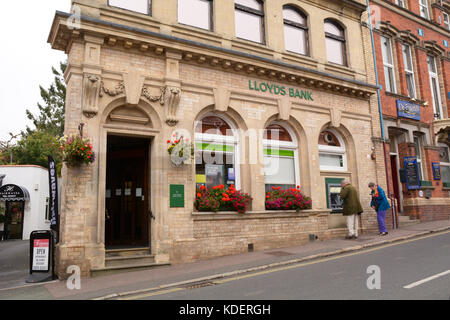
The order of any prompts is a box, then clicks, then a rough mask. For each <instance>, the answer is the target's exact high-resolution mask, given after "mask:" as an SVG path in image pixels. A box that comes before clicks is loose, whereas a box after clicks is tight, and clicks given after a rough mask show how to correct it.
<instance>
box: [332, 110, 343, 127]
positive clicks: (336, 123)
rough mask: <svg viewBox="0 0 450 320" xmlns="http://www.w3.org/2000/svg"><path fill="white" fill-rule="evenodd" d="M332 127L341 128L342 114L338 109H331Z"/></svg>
mask: <svg viewBox="0 0 450 320" xmlns="http://www.w3.org/2000/svg"><path fill="white" fill-rule="evenodd" d="M330 118H331V126H332V127H334V128H339V127H340V126H341V119H342V112H341V111H340V110H336V109H330Z"/></svg>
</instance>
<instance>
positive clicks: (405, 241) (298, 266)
mask: <svg viewBox="0 0 450 320" xmlns="http://www.w3.org/2000/svg"><path fill="white" fill-rule="evenodd" d="M447 233H450V231H444V232H437V233H433V234H431V235H426V236H421V237H418V238H414V239H410V240H402V241H399V242H394V243H391V244H386V245H382V246H378V247H375V248H372V249H361V251H357V252H352V253H348V254H344V255H338V256H334V257H329V258H323V259H319V260H316V261H309V262H302V263H297V264H293V265H290V266H286V267H279V268H274V269H270V270H266V271H260V272H256V273H251V274H247V275H242V276H237V277H233V278H228V279H224V280H212V282H213V283H215V284H223V283H227V282H231V281H236V280H241V279H247V278H252V277H257V276H260V275H264V274H269V273H274V272H278V271H284V270H289V269H295V268H300V267H304V266H308V265H312V264H317V263H321V262H327V261H332V260H337V259H342V258H346V257H351V256H355V255H358V254H364V253H369V252H373V251H376V250H381V249H384V248H389V247H393V246H398V245H401V244H405V243H409V242H414V241H418V240H422V239H427V238H431V237H436V236H440V235H443V234H447ZM181 290H186V289H184V288H173V289H168V290H162V291H156V292H152V293H148V294H142V295H138V296H131V297H128V298H121V299H120V300H135V299H141V298H146V297H151V296H156V295H163V294H167V293H171V292H176V291H181Z"/></svg>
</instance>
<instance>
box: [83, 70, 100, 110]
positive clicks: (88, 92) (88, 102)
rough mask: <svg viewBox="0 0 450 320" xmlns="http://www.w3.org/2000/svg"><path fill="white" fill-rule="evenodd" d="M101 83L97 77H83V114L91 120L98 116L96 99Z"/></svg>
mask: <svg viewBox="0 0 450 320" xmlns="http://www.w3.org/2000/svg"><path fill="white" fill-rule="evenodd" d="M101 83H102V81H101V78H100V76H99V75H93V74H85V75H84V77H83V100H82V110H83V114H84V115H85V116H86V117H88V118H93V117H95V116H96V115H97V114H98V98H99V95H100V91H101V87H102V84H101Z"/></svg>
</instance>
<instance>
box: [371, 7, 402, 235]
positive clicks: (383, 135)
mask: <svg viewBox="0 0 450 320" xmlns="http://www.w3.org/2000/svg"><path fill="white" fill-rule="evenodd" d="M366 3H367V13H368V19H369V29H370V39H371V41H372V56H373V64H374V68H375V81H376V85H377V98H378V112H379V114H380V125H381V138H382V139H383V157H384V167H385V170H386V185H387V193H388V197H389V198H391V197H390V196H391V190H390V187H389V178H388V174H389V173H388V161H387V158H386V136H385V133H384V123H383V111H382V108H381V94H380V88H381V86H380V83H379V77H378V67H377V55H376V52H375V41H374V37H373V26H372V16H371V14H370V12H371V11H370V3H369V0H366ZM391 201H392V199H391ZM392 203H393V205H392V213H393V216H392V218H393V219H392V223H393V228H394V229H397V227H398V225H397V218H398V217H397V213H396V212H397V210H396V208H395V201H394V202H392Z"/></svg>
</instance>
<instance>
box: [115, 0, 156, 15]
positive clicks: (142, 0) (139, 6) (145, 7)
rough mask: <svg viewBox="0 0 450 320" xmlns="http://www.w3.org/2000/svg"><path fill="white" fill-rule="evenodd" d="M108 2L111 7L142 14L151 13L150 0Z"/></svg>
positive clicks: (116, 0)
mask: <svg viewBox="0 0 450 320" xmlns="http://www.w3.org/2000/svg"><path fill="white" fill-rule="evenodd" d="M108 4H109V5H110V6H111V7H117V8H121V9H126V10H130V11H134V12H139V13H144V14H151V6H152V1H151V0H134V1H130V0H108Z"/></svg>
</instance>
